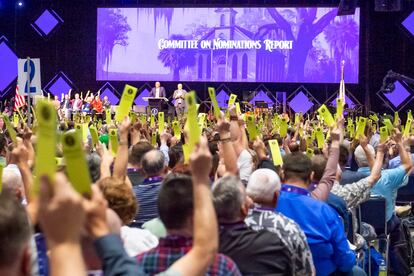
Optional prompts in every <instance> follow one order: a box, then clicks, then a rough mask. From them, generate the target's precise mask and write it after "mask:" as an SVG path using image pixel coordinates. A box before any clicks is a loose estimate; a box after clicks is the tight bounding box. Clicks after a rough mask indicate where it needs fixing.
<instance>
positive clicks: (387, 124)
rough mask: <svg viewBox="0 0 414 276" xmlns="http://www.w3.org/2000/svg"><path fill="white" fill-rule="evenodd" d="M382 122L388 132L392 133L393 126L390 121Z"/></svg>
mask: <svg viewBox="0 0 414 276" xmlns="http://www.w3.org/2000/svg"><path fill="white" fill-rule="evenodd" d="M383 122H384V125H385V126H386V127H387V128H388V132H389V133H392V131H393V129H394V126H393V125H392V123H391V120H390V119H388V118H386V119H384V120H383Z"/></svg>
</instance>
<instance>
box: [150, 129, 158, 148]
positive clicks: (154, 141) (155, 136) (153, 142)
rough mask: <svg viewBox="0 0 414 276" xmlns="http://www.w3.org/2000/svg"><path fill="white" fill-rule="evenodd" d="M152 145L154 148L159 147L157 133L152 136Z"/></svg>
mask: <svg viewBox="0 0 414 276" xmlns="http://www.w3.org/2000/svg"><path fill="white" fill-rule="evenodd" d="M151 145H152V146H153V147H155V146H157V133H156V132H155V131H153V132H152V134H151Z"/></svg>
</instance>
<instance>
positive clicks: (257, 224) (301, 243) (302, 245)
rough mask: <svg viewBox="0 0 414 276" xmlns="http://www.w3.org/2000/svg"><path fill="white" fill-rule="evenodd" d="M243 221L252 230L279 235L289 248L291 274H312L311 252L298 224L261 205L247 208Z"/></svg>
mask: <svg viewBox="0 0 414 276" xmlns="http://www.w3.org/2000/svg"><path fill="white" fill-rule="evenodd" d="M245 223H246V224H247V225H248V226H250V227H251V228H252V229H253V230H256V231H258V230H262V229H265V230H267V231H270V232H272V233H275V234H276V235H278V236H279V238H280V240H281V241H282V242H283V243H284V244H285V245H286V246H287V248H288V249H289V253H290V257H291V264H292V275H298V276H299V275H312V272H313V270H314V266H313V261H312V253H311V251H310V248H309V245H308V242H307V241H306V236H305V234H304V233H303V231H302V229H300V226H299V225H298V224H297V223H296V222H294V221H293V220H291V219H290V218H288V217H286V216H284V215H282V214H280V213H277V212H275V211H274V210H273V209H271V210H268V209H265V208H262V207H261V206H255V208H253V209H250V210H249V214H248V216H247V218H246V219H245Z"/></svg>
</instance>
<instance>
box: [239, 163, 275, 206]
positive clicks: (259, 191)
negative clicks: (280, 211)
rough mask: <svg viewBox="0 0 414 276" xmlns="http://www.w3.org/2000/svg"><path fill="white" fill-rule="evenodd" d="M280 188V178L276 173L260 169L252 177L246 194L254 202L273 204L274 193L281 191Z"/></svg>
mask: <svg viewBox="0 0 414 276" xmlns="http://www.w3.org/2000/svg"><path fill="white" fill-rule="evenodd" d="M280 187H281V183H280V178H279V176H278V175H277V173H276V172H275V171H273V170H270V169H258V170H256V171H254V172H253V173H252V175H251V176H250V178H249V182H248V183H247V188H246V192H247V195H248V196H249V197H251V198H252V199H253V201H260V202H262V203H264V202H271V201H272V200H273V199H274V193H275V192H278V191H280Z"/></svg>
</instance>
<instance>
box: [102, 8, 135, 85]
mask: <svg viewBox="0 0 414 276" xmlns="http://www.w3.org/2000/svg"><path fill="white" fill-rule="evenodd" d="M98 13H99V19H100V20H99V21H98V33H100V34H101V35H100V36H98V39H97V44H98V47H97V49H98V51H97V62H98V65H97V66H99V68H103V67H104V66H106V72H108V67H109V63H110V60H111V57H112V50H113V49H114V47H115V45H121V46H128V35H127V34H128V32H129V31H130V30H131V27H130V26H129V25H128V23H127V18H126V17H125V16H123V15H122V13H121V10H120V9H98ZM98 72H102V70H99V71H98ZM101 77H102V76H101ZM99 79H101V78H99Z"/></svg>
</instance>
